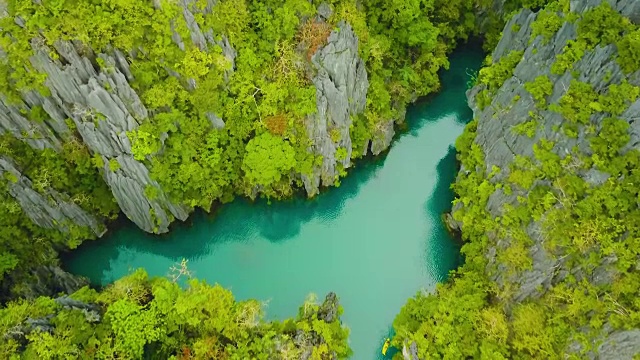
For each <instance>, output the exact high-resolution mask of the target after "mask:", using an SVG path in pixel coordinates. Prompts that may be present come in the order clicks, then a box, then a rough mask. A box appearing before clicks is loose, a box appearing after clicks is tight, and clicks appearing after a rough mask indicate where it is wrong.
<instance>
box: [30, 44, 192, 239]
mask: <svg viewBox="0 0 640 360" xmlns="http://www.w3.org/2000/svg"><path fill="white" fill-rule="evenodd" d="M33 46H34V49H35V55H34V56H33V57H32V58H31V62H32V64H33V66H34V67H35V68H36V69H37V70H39V71H41V72H43V73H46V74H47V75H48V77H47V80H46V82H45V85H46V86H47V87H48V88H49V89H50V90H51V105H50V106H49V109H45V110H47V112H48V113H49V115H50V116H51V117H52V118H55V117H56V116H58V117H59V116H62V114H64V116H65V117H68V118H70V119H72V120H73V122H74V123H75V125H76V127H77V130H78V132H79V133H80V135H81V137H82V140H83V142H84V143H85V144H86V145H87V147H88V148H89V149H90V150H91V151H92V152H93V153H96V154H100V155H101V156H102V157H103V160H104V162H105V164H106V165H105V171H104V178H105V181H106V182H107V184H108V185H109V187H110V188H111V191H112V192H113V195H114V197H115V198H116V200H117V201H118V204H119V205H120V208H121V209H122V211H123V212H124V213H125V215H126V216H127V217H128V218H129V219H131V220H132V221H133V222H134V223H136V225H138V226H139V227H140V228H141V229H143V230H145V231H148V232H156V233H163V232H166V231H168V226H169V223H170V220H171V215H172V216H173V217H176V218H178V219H180V220H184V219H186V217H187V209H185V208H181V207H178V206H175V205H173V204H172V203H170V202H169V201H168V200H167V199H166V197H165V196H164V194H163V192H162V190H161V189H160V188H159V186H158V184H157V183H155V182H153V181H151V179H150V177H149V171H148V170H147V169H146V167H145V166H144V165H143V164H142V163H140V162H138V161H137V160H134V159H133V156H132V152H131V142H130V140H129V138H128V137H127V132H129V131H132V130H135V129H136V128H137V127H138V126H139V124H140V123H141V122H142V121H144V120H145V119H146V118H147V116H148V113H147V109H146V108H145V107H144V105H143V104H142V102H141V101H140V98H139V97H138V95H137V94H136V93H135V91H134V90H133V89H132V88H131V86H129V83H128V79H131V78H132V76H131V72H130V70H129V67H128V63H127V61H126V59H125V58H124V56H122V54H121V53H119V52H115V53H114V55H107V54H99V55H98V56H96V57H95V58H100V59H102V63H103V64H104V65H103V68H102V69H96V67H95V66H94V65H93V63H92V61H91V57H92V54H88V55H86V56H85V55H83V56H81V55H79V53H78V49H77V46H76V44H74V43H71V42H66V41H60V42H57V43H56V45H55V48H56V51H57V52H58V53H59V54H60V55H61V57H62V58H63V59H64V61H65V63H62V62H60V61H59V60H53V59H51V58H50V57H49V55H48V54H49V53H50V52H49V50H50V49H48V48H46V47H43V46H39V45H38V44H36V43H35V42H34V44H33ZM112 160H113V161H117V162H118V163H119V164H120V169H118V170H117V171H112V170H111V169H110V167H109V166H108V164H109V162H110V161H112ZM147 186H153V187H156V188H157V190H158V191H157V193H159V196H158V197H157V198H155V199H149V198H148V197H147V196H146V195H145V192H144V190H145V188H146V187H147ZM151 209H153V216H152V214H151ZM169 214H171V215H169Z"/></svg>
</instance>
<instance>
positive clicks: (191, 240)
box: [62, 155, 386, 285]
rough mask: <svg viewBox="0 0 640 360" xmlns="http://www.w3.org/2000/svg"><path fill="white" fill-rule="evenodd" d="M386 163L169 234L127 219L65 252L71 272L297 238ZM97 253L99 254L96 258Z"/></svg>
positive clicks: (223, 211)
mask: <svg viewBox="0 0 640 360" xmlns="http://www.w3.org/2000/svg"><path fill="white" fill-rule="evenodd" d="M385 160H386V156H384V155H382V156H380V157H378V158H375V159H369V160H368V161H361V162H358V163H357V164H356V165H355V166H354V168H353V169H352V170H351V171H350V174H349V175H348V176H347V177H346V178H344V179H342V181H341V185H340V186H339V187H338V188H332V189H328V190H325V191H323V192H322V193H321V194H320V195H318V196H316V197H315V198H314V199H306V198H304V197H302V196H296V197H294V198H293V199H289V200H284V201H272V202H271V204H269V202H268V201H267V200H265V199H259V200H256V201H255V202H251V201H249V200H247V199H244V198H237V199H236V200H234V201H233V202H231V203H229V204H225V205H224V206H222V207H220V208H219V209H217V210H216V211H215V213H213V214H207V213H206V212H204V211H202V210H197V211H195V213H193V214H192V215H191V216H190V218H189V219H188V220H187V221H185V222H183V223H182V222H176V223H175V224H174V225H172V227H171V231H170V233H169V234H163V235H153V234H148V233H145V232H143V231H142V230H140V229H139V228H138V227H137V226H136V225H135V224H133V223H132V222H131V221H129V220H128V219H126V218H125V219H123V220H121V226H120V227H118V228H117V229H115V230H114V231H113V232H110V233H109V234H108V235H107V236H106V237H105V238H103V239H98V240H95V241H89V242H86V243H84V244H83V245H81V246H80V247H79V248H78V249H76V250H74V251H73V252H71V253H67V254H63V257H62V258H63V264H65V265H69V264H71V266H70V267H71V268H70V269H69V270H72V271H73V270H79V268H77V269H76V268H75V267H76V266H79V267H81V266H82V264H81V263H75V262H74V261H72V260H73V259H81V258H84V259H88V258H90V259H91V268H92V269H96V270H97V269H100V270H101V271H109V270H111V263H112V261H113V260H114V259H116V258H117V257H118V256H119V254H120V253H121V251H122V249H124V248H126V249H128V250H132V251H134V252H137V253H147V254H154V255H159V256H163V257H166V258H168V259H171V260H173V261H176V262H178V261H180V260H181V259H182V258H187V259H189V260H197V259H200V258H202V257H203V256H208V255H209V254H210V253H211V249H212V247H215V246H220V245H222V244H224V243H228V242H232V241H235V242H247V241H248V239H252V238H255V235H261V237H263V238H266V239H267V240H269V241H271V242H273V243H278V242H283V241H286V240H289V239H292V238H295V237H296V236H297V235H298V234H299V232H300V229H301V227H302V226H303V225H304V224H305V223H307V222H309V221H311V220H315V221H320V222H328V221H331V220H334V219H336V218H338V217H340V215H341V214H342V212H343V208H344V205H345V203H347V202H348V201H349V200H350V199H353V198H354V197H356V195H357V194H358V193H359V190H360V188H361V187H362V186H363V185H364V184H366V183H367V182H368V181H369V180H370V179H371V178H373V177H375V175H376V172H377V171H378V170H379V169H380V168H381V167H382V166H383V165H384V162H385ZM178 239H180V240H178ZM92 253H93V254H95V253H99V254H100V256H91V255H90V254H92ZM83 268H84V267H83ZM76 272H77V271H76ZM82 273H84V271H82ZM87 275H89V274H87ZM89 277H90V278H91V280H92V282H93V283H94V284H95V285H100V284H99V283H98V278H99V277H100V276H99V274H90V275H89Z"/></svg>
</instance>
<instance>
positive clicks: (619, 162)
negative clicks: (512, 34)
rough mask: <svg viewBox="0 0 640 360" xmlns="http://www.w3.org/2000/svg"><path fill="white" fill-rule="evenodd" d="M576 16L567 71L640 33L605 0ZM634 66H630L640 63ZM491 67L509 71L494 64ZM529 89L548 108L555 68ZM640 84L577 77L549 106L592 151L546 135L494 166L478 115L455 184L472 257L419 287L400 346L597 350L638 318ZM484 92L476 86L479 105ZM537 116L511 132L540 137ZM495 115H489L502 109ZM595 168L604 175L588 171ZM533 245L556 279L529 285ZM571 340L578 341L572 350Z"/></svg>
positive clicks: (511, 354)
mask: <svg viewBox="0 0 640 360" xmlns="http://www.w3.org/2000/svg"><path fill="white" fill-rule="evenodd" d="M549 6H553V4H551V5H549ZM548 8H549V7H548ZM548 8H547V9H548ZM554 11H557V10H554ZM564 11H565V13H566V11H567V9H565V10H564ZM567 15H569V14H567ZM572 15H573V16H577V17H578V19H576V20H577V21H578V28H579V34H578V39H576V40H575V41H573V42H570V44H569V45H568V47H567V48H565V50H564V53H563V55H562V56H561V57H559V58H558V62H556V64H555V65H554V67H555V71H554V72H555V73H558V74H559V73H563V72H564V71H565V70H566V69H569V68H571V65H572V64H573V63H574V62H575V61H577V60H579V59H580V58H581V57H582V54H583V52H584V51H585V50H588V49H593V48H594V47H595V46H596V45H607V44H615V43H617V42H619V41H621V40H620V39H625V38H627V41H629V39H631V38H630V37H629V34H634V33H635V31H636V30H634V29H632V28H631V25H630V23H629V21H628V19H626V18H622V17H621V16H620V15H619V14H618V13H616V12H615V11H613V10H612V9H611V8H610V7H609V5H608V4H607V3H606V2H603V5H601V6H599V7H597V8H594V9H591V10H589V11H587V12H586V13H584V14H582V16H581V18H580V16H578V14H572ZM559 16H560V17H561V18H562V17H564V15H559ZM568 17H569V16H567V18H568ZM560 25H561V24H560ZM556 27H558V26H556ZM549 36H553V34H552V33H549ZM578 49H579V50H580V51H575V50H578ZM621 60H623V59H621V58H620V57H619V58H618V61H619V62H620V61H621ZM627 64H628V67H627V68H626V69H625V71H627V72H630V71H636V70H638V69H639V68H640V66H636V65H633V62H632V61H629V62H628V63H627ZM496 68H497V69H498V71H496ZM481 73H482V71H481ZM484 73H485V74H487V73H490V74H492V73H497V74H504V73H505V72H504V71H501V66H496V64H493V65H491V66H490V67H489V68H488V70H485V71H484ZM494 78H495V79H498V80H501V79H502V77H501V76H496V77H494ZM606 81H609V80H606ZM485 84H488V82H485ZM525 88H526V89H527V91H529V92H530V93H531V94H532V96H533V97H534V99H535V100H536V106H537V107H538V108H539V109H540V110H543V109H544V108H546V106H547V97H548V95H549V94H550V93H551V91H552V86H551V82H550V81H549V79H548V78H547V77H546V76H541V77H538V78H536V79H535V81H534V82H531V83H528V84H526V85H525ZM639 91H640V88H638V87H636V86H633V85H631V84H629V83H628V82H627V81H624V80H623V81H622V82H621V83H619V84H613V85H611V86H609V87H606V88H605V90H602V91H598V90H596V89H594V88H593V87H592V86H591V85H589V84H586V83H583V82H580V81H577V80H573V81H572V82H571V85H570V86H569V88H568V89H566V92H565V93H564V95H563V96H562V97H561V99H560V100H559V101H558V103H554V104H551V105H550V106H549V109H550V110H551V111H555V112H558V113H559V114H561V115H562V117H563V118H564V119H566V122H565V123H564V124H563V125H562V130H563V132H564V134H565V136H567V137H569V138H570V137H575V138H577V137H578V134H580V135H583V136H585V137H586V140H587V142H588V150H586V151H581V149H580V148H578V146H576V147H574V148H573V149H571V151H570V152H567V151H564V150H561V149H563V147H562V145H563V143H562V142H561V141H562V138H560V141H558V142H554V141H550V140H548V139H545V138H542V139H541V140H540V141H539V142H537V143H536V144H535V145H534V146H533V156H532V157H531V158H529V157H526V156H522V155H520V154H514V155H515V156H514V159H513V161H512V162H511V164H510V167H509V169H508V170H507V169H504V170H502V171H498V172H496V171H495V170H496V169H497V167H496V166H495V165H492V166H491V168H492V171H491V173H487V172H488V170H489V169H488V168H489V166H488V165H489V164H486V163H485V161H484V153H483V149H482V148H481V147H480V146H479V145H478V144H476V143H475V132H476V130H477V127H478V124H477V121H473V122H471V123H470V124H469V125H468V126H467V128H466V129H465V132H464V134H463V135H462V136H461V137H460V138H459V139H458V142H457V143H456V148H457V149H458V150H459V154H458V158H459V160H460V162H461V164H462V166H463V170H465V171H464V172H462V173H461V174H460V175H459V177H458V179H457V181H456V183H455V184H454V185H453V189H454V190H455V192H456V194H457V198H456V200H455V201H454V202H455V203H456V204H457V207H456V209H457V210H456V211H455V212H454V213H453V217H454V219H456V220H457V221H458V222H460V224H461V227H462V230H461V232H462V237H463V239H464V240H465V244H464V246H463V247H462V253H463V255H464V256H465V259H466V262H465V264H464V265H463V266H462V267H461V268H460V269H458V270H456V271H455V272H453V273H452V276H451V280H450V281H449V282H448V283H446V284H442V285H439V286H438V288H437V291H436V294H434V295H425V294H423V293H419V294H418V295H416V296H415V297H414V298H413V299H411V300H409V301H408V302H407V304H406V305H405V306H404V308H403V309H402V311H401V312H400V314H399V315H398V317H397V318H396V320H395V322H394V328H395V330H396V333H397V335H396V337H395V338H394V340H393V343H394V345H395V346H398V347H402V346H408V345H409V344H411V343H412V342H415V343H416V345H417V348H418V355H419V357H420V358H424V359H436V358H437V359H460V358H478V359H530V358H541V359H542V358H544V359H579V358H585V357H586V354H587V353H588V352H590V351H593V350H596V349H597V347H598V346H599V344H600V343H599V342H598V341H600V340H597V339H599V336H601V335H605V334H607V333H608V331H609V330H605V329H607V328H609V327H610V328H611V329H614V330H627V329H634V328H637V327H638V326H640V321H639V319H640V303H639V302H638V301H637V297H636V295H637V289H638V285H639V284H640V272H638V271H637V268H636V263H637V258H638V255H640V250H639V249H640V248H639V247H638V244H637V239H638V234H639V233H640V222H639V221H638V219H639V218H638V216H640V206H639V203H638V201H637V199H638V195H640V187H638V183H640V177H639V176H640V173H639V172H638V171H637V169H638V168H639V166H640V151H638V150H637V149H631V150H629V149H626V148H625V147H626V146H627V144H628V143H629V141H630V139H631V137H630V135H629V123H628V119H627V120H622V119H620V118H619V116H620V115H622V114H623V112H624V111H625V110H626V109H627V108H628V107H629V106H630V105H631V103H632V102H634V101H636V99H638V97H639ZM483 101H484V98H483V97H482V94H479V95H478V96H477V97H476V102H477V103H478V104H480V103H481V102H483ZM494 111H496V112H497V111H498V110H495V109H494ZM530 114H533V115H536V116H535V117H534V116H533V115H532V120H529V121H526V122H523V123H521V124H519V125H517V126H515V127H513V128H512V131H514V132H516V133H517V134H522V135H528V136H530V137H532V136H533V135H534V134H535V131H536V127H537V123H538V121H539V120H540V119H541V117H540V116H539V115H537V113H536V112H535V111H532V112H531V113H530ZM496 119H497V120H495V119H494V120H491V121H500V120H501V119H504V115H503V116H502V117H500V116H497V117H496ZM558 130H559V127H558ZM546 135H547V136H548V135H549V134H546ZM555 135H556V134H554V139H556V137H555ZM558 154H562V156H560V155H558ZM505 170H506V172H504V171H505ZM589 170H590V171H597V172H600V173H601V174H602V175H603V178H602V179H601V180H592V179H590V178H589V176H586V175H585V172H586V171H589ZM501 172H502V173H501ZM500 175H502V176H500ZM492 195H495V196H497V198H501V197H502V196H507V199H506V200H504V201H505V203H504V204H503V205H502V208H500V209H496V204H495V202H493V204H492V205H491V208H492V210H491V212H490V211H489V210H488V206H487V204H488V200H489V197H490V196H492ZM534 244H537V246H541V247H542V248H543V251H544V252H545V253H546V254H547V255H546V256H547V257H548V258H549V259H550V260H551V261H552V264H553V265H552V266H551V267H550V268H547V265H543V266H545V269H537V271H542V272H543V273H544V272H545V271H548V273H547V274H546V275H543V278H545V277H546V278H547V279H552V281H550V282H546V281H545V282H543V284H541V285H539V286H538V287H537V288H528V289H525V288H521V285H522V282H525V281H528V280H527V277H526V276H524V274H523V272H525V271H527V270H529V269H531V268H532V266H533V265H534V263H533V252H534V251H536V250H535V249H534V248H532V246H533V245H534ZM538 251H540V250H538ZM538 256H539V255H538ZM596 271H598V272H603V273H606V274H608V275H607V279H606V280H604V281H598V280H597V279H596V278H595V276H594V275H593V274H595V273H596ZM529 285H530V284H529ZM632 294H633V295H632ZM570 344H575V345H578V347H577V348H575V350H574V351H573V352H571V351H569V349H568V347H569V345H570ZM399 358H400V357H398V359H399Z"/></svg>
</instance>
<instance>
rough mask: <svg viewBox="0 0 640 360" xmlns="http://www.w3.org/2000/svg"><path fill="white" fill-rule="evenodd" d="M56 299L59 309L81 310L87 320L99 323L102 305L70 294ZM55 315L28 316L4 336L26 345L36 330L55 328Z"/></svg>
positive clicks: (52, 329)
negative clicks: (87, 302)
mask: <svg viewBox="0 0 640 360" xmlns="http://www.w3.org/2000/svg"><path fill="white" fill-rule="evenodd" d="M54 301H55V302H56V304H57V305H58V306H59V307H60V308H59V309H57V310H62V309H65V310H75V311H80V312H81V313H83V314H84V316H85V319H86V321H87V322H89V323H97V322H99V321H100V320H101V316H100V307H99V306H98V305H95V304H86V303H84V302H82V301H78V300H74V299H71V298H69V297H68V296H62V297H59V298H56V299H54ZM55 316H56V314H49V315H47V316H45V317H42V318H36V319H34V318H31V317H28V318H27V319H26V320H24V321H23V322H22V323H21V324H19V325H17V326H14V327H12V328H10V329H8V330H7V332H6V333H4V334H2V337H3V338H4V339H9V338H11V339H13V340H15V341H17V342H18V343H20V344H23V345H24V344H26V343H27V342H28V341H27V336H28V335H29V334H31V333H33V332H34V331H39V332H48V333H52V332H53V331H54V330H55V325H54V324H52V322H51V320H52V319H53V318H54V317H55Z"/></svg>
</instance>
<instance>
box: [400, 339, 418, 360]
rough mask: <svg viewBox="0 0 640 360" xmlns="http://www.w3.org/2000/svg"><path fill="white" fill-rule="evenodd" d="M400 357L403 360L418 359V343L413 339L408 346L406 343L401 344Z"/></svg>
mask: <svg viewBox="0 0 640 360" xmlns="http://www.w3.org/2000/svg"><path fill="white" fill-rule="evenodd" d="M402 357H403V358H404V360H420V358H419V357H418V345H417V344H416V342H415V341H412V342H411V345H409V346H407V344H406V343H405V344H403V345H402Z"/></svg>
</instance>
